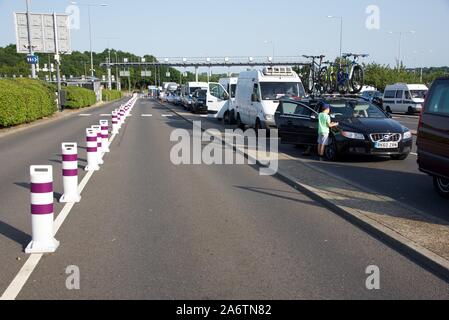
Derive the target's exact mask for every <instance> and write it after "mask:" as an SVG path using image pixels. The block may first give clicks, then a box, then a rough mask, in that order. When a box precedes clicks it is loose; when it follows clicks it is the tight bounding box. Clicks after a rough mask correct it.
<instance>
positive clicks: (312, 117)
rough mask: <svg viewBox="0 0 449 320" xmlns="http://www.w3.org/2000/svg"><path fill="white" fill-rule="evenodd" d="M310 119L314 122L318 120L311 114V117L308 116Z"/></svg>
mask: <svg viewBox="0 0 449 320" xmlns="http://www.w3.org/2000/svg"><path fill="white" fill-rule="evenodd" d="M310 119H312V120H314V121H316V120H318V118H317V116H316V115H314V114H312V115H311V116H310Z"/></svg>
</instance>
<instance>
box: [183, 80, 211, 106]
mask: <svg viewBox="0 0 449 320" xmlns="http://www.w3.org/2000/svg"><path fill="white" fill-rule="evenodd" d="M208 87H209V85H208V83H207V82H187V83H186V84H184V85H183V86H182V87H181V103H182V105H183V106H184V107H185V108H186V109H187V110H190V109H191V106H192V95H193V94H194V93H195V91H196V90H199V89H204V90H207V88H208Z"/></svg>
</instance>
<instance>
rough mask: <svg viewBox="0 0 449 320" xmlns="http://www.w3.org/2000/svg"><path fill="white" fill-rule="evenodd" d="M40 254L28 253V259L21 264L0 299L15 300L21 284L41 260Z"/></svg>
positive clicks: (23, 283) (22, 284)
mask: <svg viewBox="0 0 449 320" xmlns="http://www.w3.org/2000/svg"><path fill="white" fill-rule="evenodd" d="M42 256H43V255H42V254H32V255H30V257H29V258H28V260H27V261H26V262H25V264H24V265H23V267H22V269H20V271H19V273H18V274H17V275H16V277H15V278H14V280H13V281H12V282H11V284H10V285H9V287H8V288H7V289H6V290H5V292H4V293H3V295H2V296H1V297H0V300H15V299H16V298H17V296H18V295H19V293H20V291H21V290H22V288H23V286H24V285H25V283H26V282H27V281H28V278H29V277H30V275H31V273H32V272H33V270H34V268H36V266H37V264H38V263H39V261H40V260H41V258H42Z"/></svg>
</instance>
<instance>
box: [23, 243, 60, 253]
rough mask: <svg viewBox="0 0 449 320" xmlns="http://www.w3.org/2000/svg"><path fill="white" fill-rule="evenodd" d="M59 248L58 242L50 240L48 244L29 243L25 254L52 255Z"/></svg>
mask: <svg viewBox="0 0 449 320" xmlns="http://www.w3.org/2000/svg"><path fill="white" fill-rule="evenodd" d="M58 247H59V241H58V240H56V239H52V240H51V241H49V242H37V241H31V242H30V244H29V245H28V246H27V247H26V249H25V253H26V254H38V253H54V252H56V249H58Z"/></svg>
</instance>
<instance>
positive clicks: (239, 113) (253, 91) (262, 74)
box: [234, 67, 305, 130]
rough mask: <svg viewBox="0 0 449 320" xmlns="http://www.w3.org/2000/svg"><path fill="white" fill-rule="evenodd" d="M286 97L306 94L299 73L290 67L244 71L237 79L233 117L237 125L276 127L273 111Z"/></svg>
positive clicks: (259, 127) (261, 127)
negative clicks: (281, 99) (280, 100)
mask: <svg viewBox="0 0 449 320" xmlns="http://www.w3.org/2000/svg"><path fill="white" fill-rule="evenodd" d="M284 96H290V97H299V98H303V97H305V90H304V86H303V84H302V82H301V79H300V78H299V76H298V74H297V73H296V72H294V71H293V70H292V68H290V67H267V68H264V69H263V70H252V71H246V72H241V73H240V75H239V78H238V82H237V89H236V95H235V108H234V117H235V120H236V122H237V125H238V126H239V127H240V128H242V129H243V128H244V127H245V125H246V126H249V127H252V128H255V129H256V130H258V129H270V128H276V123H275V119H274V114H275V112H276V109H277V108H278V106H279V99H280V98H282V97H284Z"/></svg>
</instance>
